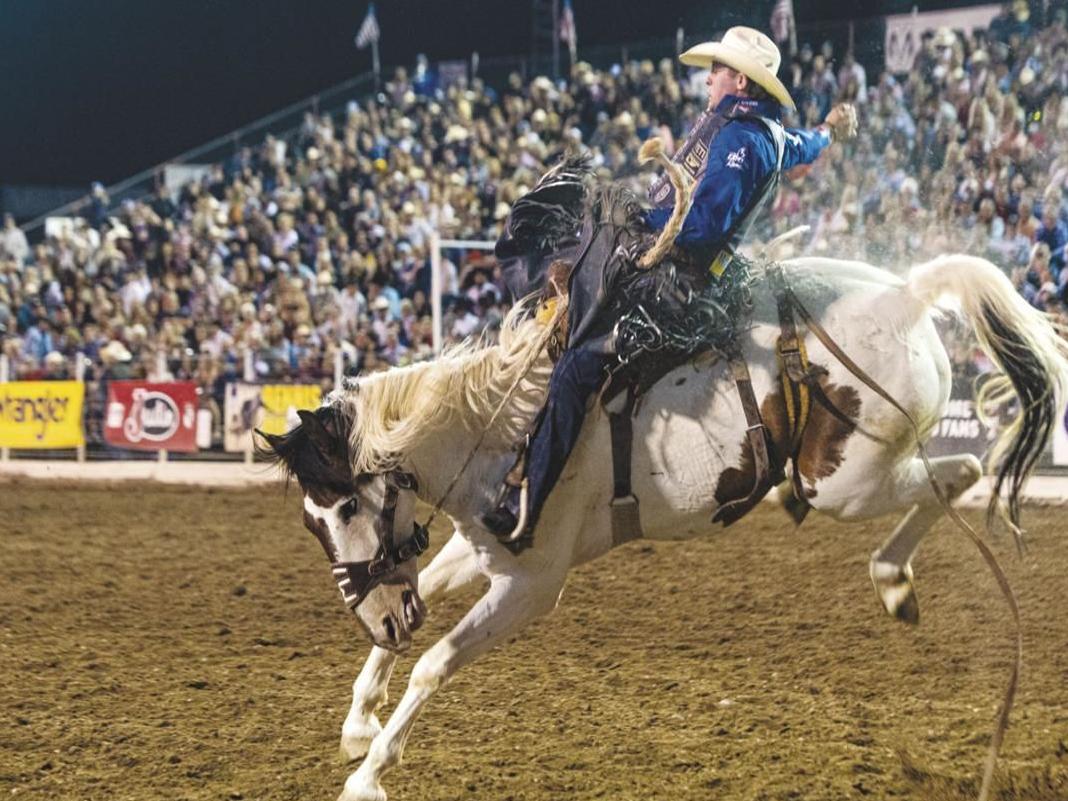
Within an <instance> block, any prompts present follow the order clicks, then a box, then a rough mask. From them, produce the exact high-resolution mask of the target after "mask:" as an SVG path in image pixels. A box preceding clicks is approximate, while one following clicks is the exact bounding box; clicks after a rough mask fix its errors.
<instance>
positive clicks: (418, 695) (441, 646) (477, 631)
mask: <svg viewBox="0 0 1068 801" xmlns="http://www.w3.org/2000/svg"><path fill="white" fill-rule="evenodd" d="M526 561H527V560H525V559H521V560H516V563H515V564H516V566H515V568H514V570H513V572H510V573H506V574H499V575H495V576H493V578H492V579H491V581H490V588H489V591H488V592H487V593H486V594H485V595H484V596H482V598H480V599H479V601H478V603H476V604H475V605H474V606H473V607H471V610H470V611H469V612H468V613H467V614H466V615H465V616H464V618H463V620H461V621H460V622H459V623H458V624H457V625H456V627H455V628H454V629H453V630H452V631H450V632H449V633H448V634H447V635H445V636H444V637H443V638H441V640H439V641H438V642H437V643H435V644H434V645H433V646H432V647H431V648H430V649H429V650H428V651H427V652H426V653H424V654H423V655H422V656H421V657H420V658H419V661H418V662H416V664H415V667H414V669H413V670H412V676H411V679H410V680H409V682H408V689H407V690H406V691H405V693H404V697H403V698H401V701H400V703H399V704H398V705H397V709H396V710H395V711H394V712H393V715H392V716H390V719H389V721H388V722H387V723H386V727H385V728H384V729H383V730H382V732H381V734H379V735H378V736H377V737H375V739H374V741H373V742H372V743H371V747H370V749H369V750H368V752H367V758H366V759H364V761H363V763H362V764H361V765H360V767H359V770H357V771H356V772H355V773H353V774H352V775H350V776H349V778H348V780H347V781H346V782H345V790H344V792H343V793H342V794H341V797H340V799H339V801H385V798H386V793H385V790H383V789H382V784H381V779H382V776H383V775H384V774H385V773H386V772H387V771H388V770H390V769H391V768H393V767H395V766H396V765H399V764H400V761H401V757H402V755H403V753H404V746H405V743H406V742H407V740H408V735H409V734H410V733H411V730H412V725H413V724H414V723H415V719H416V718H417V717H418V716H419V713H420V712H421V711H422V709H423V706H424V705H425V704H426V702H427V701H429V700H430V698H431V696H433V695H434V693H435V692H437V690H439V689H440V688H441V687H443V686H444V685H445V684H446V683H447V682H448V681H449V679H451V678H452V676H453V675H454V674H455V673H456V671H457V670H459V669H460V668H461V667H463V666H464V665H466V664H467V663H469V662H471V661H472V660H474V659H475V658H476V657H478V656H479V655H481V654H483V653H485V652H486V651H488V650H489V649H491V648H493V647H494V646H495V645H496V644H497V643H499V642H501V641H502V640H504V639H506V638H507V637H510V636H511V635H513V634H514V633H515V632H516V631H518V630H519V629H521V628H522V627H523V626H525V625H526V624H527V623H529V622H530V621H531V620H534V619H535V618H538V617H540V616H542V615H544V614H546V613H548V612H549V611H551V610H552V609H553V607H555V606H556V601H557V599H558V598H559V597H560V589H561V588H562V587H563V582H564V576H565V574H566V570H555V569H551V568H548V567H546V566H544V564H543V563H542V564H541V565H537V566H534V565H529V564H528V565H527V569H523V567H522V566H521V565H522V563H523V562H526Z"/></svg>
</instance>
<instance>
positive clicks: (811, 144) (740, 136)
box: [645, 96, 831, 250]
mask: <svg viewBox="0 0 1068 801" xmlns="http://www.w3.org/2000/svg"><path fill="white" fill-rule="evenodd" d="M741 100H744V98H739V97H732V96H728V97H726V98H724V99H723V101H722V102H721V103H720V105H719V107H718V108H717V111H724V110H726V109H728V108H730V106H732V105H734V104H736V103H738V102H739V101H741ZM747 105H750V104H747ZM750 113H753V114H757V115H760V116H762V117H770V118H772V119H776V120H777V119H779V117H780V114H781V107H780V106H779V104H778V103H776V102H775V101H764V102H760V103H755V104H752V108H751V110H750ZM830 143H831V139H830V134H829V133H828V131H827V130H826V129H823V128H817V129H815V130H812V131H805V130H800V129H796V128H787V129H786V150H785V152H784V154H783V159H782V169H783V170H789V169H790V168H792V167H796V166H797V165H798V164H811V163H812V162H813V161H815V160H816V158H817V157H818V156H819V154H820V153H822V152H823V150H824V149H825V148H826V147H827V146H828V145H829V144H830ZM776 161H777V154H776V149H775V143H774V142H773V141H772V139H771V135H770V134H769V133H768V131H767V129H766V128H765V127H764V126H763V125H761V124H760V123H759V122H756V121H755V120H746V119H739V120H733V121H731V122H729V123H727V124H726V125H724V126H723V128H722V130H720V132H719V135H718V136H716V137H715V138H714V139H713V140H712V144H711V146H710V148H709V151H708V169H707V170H706V171H705V174H704V177H703V178H702V179H701V183H700V185H699V186H698V187H697V189H696V190H695V192H694V198H693V205H692V206H691V207H690V212H689V213H688V214H687V215H686V220H685V223H684V224H683V227H682V231H681V232H680V233H679V236H678V237H677V238H676V240H675V242H676V243H677V244H679V245H682V246H684V247H692V248H698V249H701V250H704V249H706V248H707V249H709V250H713V249H718V248H722V247H723V246H724V245H726V244H727V235H728V233H729V232H730V230H731V228H732V227H733V226H734V224H735V222H736V221H737V219H738V217H739V216H741V215H742V214H743V213H745V210H746V209H747V208H748V206H749V204H750V202H751V201H752V199H753V195H754V193H756V192H759V191H761V189H762V187H763V186H764V181H765V180H766V179H767V178H768V177H770V176H771V174H772V173H773V172H775V167H776ZM671 211H672V210H671V208H670V207H669V208H658V209H649V210H647V211H646V212H645V221H646V223H647V224H648V225H649V226H650V227H651V228H652V229H653V230H656V231H659V230H660V229H661V228H663V227H664V225H665V224H666V223H667V221H668V219H669V218H670V217H671Z"/></svg>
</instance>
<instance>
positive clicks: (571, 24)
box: [560, 0, 578, 64]
mask: <svg viewBox="0 0 1068 801" xmlns="http://www.w3.org/2000/svg"><path fill="white" fill-rule="evenodd" d="M560 41H561V42H567V49H568V52H570V53H571V63H572V64H574V63H575V50H576V49H577V48H578V32H577V31H576V30H575V12H574V11H573V10H572V8H571V0H564V13H562V14H561V15H560Z"/></svg>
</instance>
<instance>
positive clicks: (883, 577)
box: [870, 454, 983, 624]
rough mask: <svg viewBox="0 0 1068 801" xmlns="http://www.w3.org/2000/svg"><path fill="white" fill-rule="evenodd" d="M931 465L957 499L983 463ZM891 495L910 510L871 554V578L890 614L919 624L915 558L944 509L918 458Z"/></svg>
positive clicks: (970, 459)
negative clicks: (908, 505)
mask: <svg viewBox="0 0 1068 801" xmlns="http://www.w3.org/2000/svg"><path fill="white" fill-rule="evenodd" d="M931 467H932V468H933V470H934V474H935V476H936V477H937V478H938V481H939V482H940V483H941V484H942V486H943V487H944V488H945V491H946V494H947V495H948V496H949V500H950V501H955V500H956V499H957V498H959V497H960V496H961V494H962V493H963V492H964V491H965V490H966V489H968V488H969V487H970V486H972V485H973V484H974V483H975V482H976V481H978V480H979V477H980V476H981V475H982V474H983V469H982V466H981V465H980V464H979V460H978V459H976V458H975V457H974V456H972V455H971V454H962V455H959V456H943V457H940V458H937V459H932V460H931ZM892 491H893V492H894V493H895V494H896V495H897V497H898V499H899V500H900V501H901V502H902V504H903V505H904V504H908V503H911V504H912V508H911V509H909V511H908V512H907V513H906V514H905V517H904V518H902V520H901V522H900V523H898V524H897V528H895V529H894V533H893V534H891V535H890V539H888V540H887V541H886V542H885V543H883V545H882V547H881V548H879V549H878V550H877V551H875V553H873V554H872V556H871V563H870V572H871V580H872V583H873V584H874V585H875V592H876V594H878V596H879V600H880V601H882V604H883V607H884V608H885V609H886V611H887V612H889V613H890V614H891V615H893V616H894V617H896V618H897V619H898V620H901V621H903V622H905V623H911V624H916V623H919V622H920V605H919V601H918V599H917V598H916V590H915V587H914V586H913V583H912V556H913V554H914V553H915V552H916V548H917V547H918V546H919V544H920V540H921V539H923V536H924V534H926V533H927V532H928V530H929V529H930V528H931V526H932V525H933V524H934V523H935V522H936V521H937V520H938V519H939V518H940V517H941V516H942V515H943V514H944V510H943V509H942V505H941V504H940V503H939V502H938V499H937V498H936V497H935V495H934V491H933V490H932V488H931V485H930V481H929V479H928V476H927V471H926V469H925V468H924V466H923V462H922V461H921V460H920V459H913V460H912V461H911V462H909V463H908V465H907V466H906V468H905V471H904V474H903V475H902V476H901V477H900V478H899V480H898V481H897V483H896V485H895V486H894V487H893V489H892Z"/></svg>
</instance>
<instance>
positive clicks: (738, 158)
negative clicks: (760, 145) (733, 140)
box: [727, 147, 745, 170]
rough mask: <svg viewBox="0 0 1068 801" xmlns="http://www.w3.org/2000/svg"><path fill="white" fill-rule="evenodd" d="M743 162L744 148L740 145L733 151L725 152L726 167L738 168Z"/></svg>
mask: <svg viewBox="0 0 1068 801" xmlns="http://www.w3.org/2000/svg"><path fill="white" fill-rule="evenodd" d="M743 164H745V148H744V147H740V148H738V149H737V150H735V151H734V152H733V153H728V154H727V167H728V168H729V169H732V170H740V169H741V168H742V165H743Z"/></svg>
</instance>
